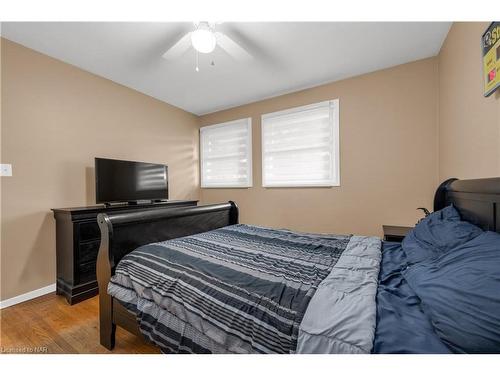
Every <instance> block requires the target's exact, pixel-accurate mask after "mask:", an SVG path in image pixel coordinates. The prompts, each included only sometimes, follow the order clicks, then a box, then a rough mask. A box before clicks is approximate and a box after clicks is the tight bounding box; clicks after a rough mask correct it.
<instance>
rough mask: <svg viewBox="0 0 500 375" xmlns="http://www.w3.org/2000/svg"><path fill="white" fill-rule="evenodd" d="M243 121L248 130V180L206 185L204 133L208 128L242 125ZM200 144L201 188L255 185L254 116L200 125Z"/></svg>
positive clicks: (229, 187) (232, 187)
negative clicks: (253, 152) (242, 182)
mask: <svg viewBox="0 0 500 375" xmlns="http://www.w3.org/2000/svg"><path fill="white" fill-rule="evenodd" d="M242 122H246V126H247V131H248V139H247V148H248V167H247V168H248V182H247V183H246V184H244V185H240V184H223V185H208V186H207V185H204V175H205V173H204V168H203V166H204V161H205V157H204V152H203V151H204V146H203V140H202V133H203V132H204V131H207V130H212V129H217V128H223V127H228V126H232V125H240V124H241V123H242ZM199 136H200V139H199V145H200V188H201V189H248V188H251V187H253V157H252V118H251V117H244V118H241V119H236V120H231V121H226V122H221V123H218V124H214V125H207V126H202V127H200V133H199Z"/></svg>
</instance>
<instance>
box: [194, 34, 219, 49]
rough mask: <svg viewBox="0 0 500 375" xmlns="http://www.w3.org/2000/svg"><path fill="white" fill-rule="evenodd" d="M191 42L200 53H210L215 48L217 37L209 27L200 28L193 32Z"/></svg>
mask: <svg viewBox="0 0 500 375" xmlns="http://www.w3.org/2000/svg"><path fill="white" fill-rule="evenodd" d="M191 44H192V45H193V47H194V49H195V50H197V51H198V52H200V53H210V52H212V51H213V50H214V49H215V45H216V44H217V39H216V38H215V35H214V33H213V32H212V31H211V30H210V29H207V28H198V29H196V30H195V31H193V33H192V34H191Z"/></svg>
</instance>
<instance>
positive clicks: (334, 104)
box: [261, 99, 340, 188]
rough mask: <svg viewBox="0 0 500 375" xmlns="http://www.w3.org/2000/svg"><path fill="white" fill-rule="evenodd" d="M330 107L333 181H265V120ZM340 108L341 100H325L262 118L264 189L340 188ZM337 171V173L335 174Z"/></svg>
mask: <svg viewBox="0 0 500 375" xmlns="http://www.w3.org/2000/svg"><path fill="white" fill-rule="evenodd" d="M324 106H328V107H329V112H330V121H332V129H331V132H332V142H333V144H332V155H331V157H332V158H333V159H334V160H332V162H331V168H332V171H331V172H332V179H331V180H330V181H328V182H327V183H309V182H306V183H293V184H291V183H268V182H266V180H265V170H266V165H265V163H266V162H265V160H266V159H265V154H266V150H265V137H264V134H265V132H264V127H265V120H266V119H269V118H273V117H279V116H283V115H290V114H293V113H298V112H302V111H307V110H311V109H315V108H320V107H324ZM339 119H340V106H339V99H332V100H325V101H322V102H318V103H313V104H308V105H304V106H299V107H293V108H288V109H285V110H282V111H277V112H271V113H265V114H263V115H262V116H261V157H262V159H261V160H262V165H261V168H262V187H264V188H304V187H306V188H307V187H337V186H340V123H339ZM335 171H336V173H335Z"/></svg>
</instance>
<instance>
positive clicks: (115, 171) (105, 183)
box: [95, 158, 168, 203]
mask: <svg viewBox="0 0 500 375" xmlns="http://www.w3.org/2000/svg"><path fill="white" fill-rule="evenodd" d="M95 185H96V202H97V203H109V202H134V201H139V200H159V199H168V167H167V166H166V165H163V164H152V163H142V162H136V161H126V160H113V159H102V158H95Z"/></svg>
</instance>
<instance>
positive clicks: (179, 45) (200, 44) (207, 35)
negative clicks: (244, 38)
mask: <svg viewBox="0 0 500 375" xmlns="http://www.w3.org/2000/svg"><path fill="white" fill-rule="evenodd" d="M194 26H195V29H194V30H193V31H190V32H188V33H187V34H185V35H184V36H183V37H182V38H181V39H179V40H178V41H177V42H176V43H175V44H174V45H173V46H172V47H170V48H169V49H168V50H167V51H166V52H165V53H164V54H163V58H164V59H166V60H174V59H176V58H179V57H180V56H182V55H183V54H184V53H185V52H186V51H187V50H188V49H189V48H191V47H193V48H194V50H195V51H196V68H195V70H196V71H197V72H198V71H199V67H198V53H204V54H209V53H212V52H213V51H214V50H215V47H217V46H219V47H220V48H222V49H223V50H224V51H226V52H227V53H228V54H229V55H230V56H231V57H233V58H234V59H236V60H238V61H246V60H250V59H251V58H252V56H251V55H250V54H249V53H248V52H247V51H246V50H245V49H244V48H243V47H241V46H240V45H239V44H238V43H236V42H235V41H234V40H233V39H231V38H230V37H229V36H227V35H226V34H224V33H222V32H220V31H215V26H216V23H212V22H206V21H203V22H195V24H194ZM212 65H214V62H213V61H212Z"/></svg>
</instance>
